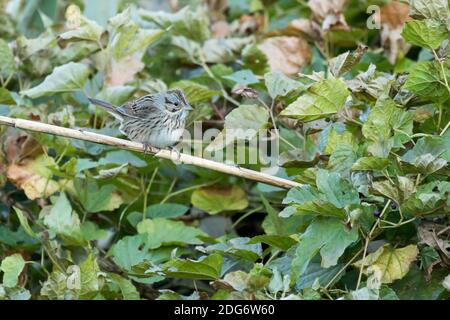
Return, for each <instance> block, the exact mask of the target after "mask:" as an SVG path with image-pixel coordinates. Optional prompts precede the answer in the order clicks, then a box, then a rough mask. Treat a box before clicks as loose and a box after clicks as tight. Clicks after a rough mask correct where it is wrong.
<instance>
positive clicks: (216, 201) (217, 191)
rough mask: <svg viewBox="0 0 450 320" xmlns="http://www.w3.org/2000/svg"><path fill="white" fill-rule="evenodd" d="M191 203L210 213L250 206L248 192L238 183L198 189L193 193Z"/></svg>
mask: <svg viewBox="0 0 450 320" xmlns="http://www.w3.org/2000/svg"><path fill="white" fill-rule="evenodd" d="M191 203H192V204H193V205H194V206H196V207H197V208H199V209H201V210H204V211H206V212H208V213H210V214H217V213H220V212H223V211H234V210H244V209H245V208H247V206H248V200H247V194H246V193H245V191H244V190H242V188H241V187H239V186H237V185H233V186H223V187H220V186H217V187H203V188H199V189H196V190H195V191H194V192H193V193H192V196H191Z"/></svg>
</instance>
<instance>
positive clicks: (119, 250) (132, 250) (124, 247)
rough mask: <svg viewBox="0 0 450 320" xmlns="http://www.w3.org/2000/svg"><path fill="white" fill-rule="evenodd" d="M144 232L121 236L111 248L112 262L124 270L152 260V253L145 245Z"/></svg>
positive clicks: (145, 237)
mask: <svg viewBox="0 0 450 320" xmlns="http://www.w3.org/2000/svg"><path fill="white" fill-rule="evenodd" d="M146 240H147V236H146V235H145V234H140V235H135V236H127V237H123V238H122V239H120V240H119V241H117V242H116V243H115V244H114V245H113V247H112V248H111V251H110V254H111V256H112V259H113V260H114V262H115V263H116V264H117V265H118V266H120V267H121V268H123V269H125V270H131V267H133V266H135V265H137V264H139V263H141V262H143V261H145V260H152V254H151V253H149V252H148V248H147V247H146Z"/></svg>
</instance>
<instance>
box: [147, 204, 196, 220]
mask: <svg viewBox="0 0 450 320" xmlns="http://www.w3.org/2000/svg"><path fill="white" fill-rule="evenodd" d="M188 210H189V207H188V206H185V205H182V204H178V203H157V204H153V205H151V206H148V207H147V217H148V218H176V217H179V216H182V215H183V214H185V213H186V212H187V211H188Z"/></svg>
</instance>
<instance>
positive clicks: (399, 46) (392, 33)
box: [380, 1, 411, 64]
mask: <svg viewBox="0 0 450 320" xmlns="http://www.w3.org/2000/svg"><path fill="white" fill-rule="evenodd" d="M380 18H381V21H380V22H381V44H382V45H383V47H384V49H385V53H386V56H387V58H388V60H389V62H390V63H392V64H395V61H396V60H397V57H398V56H399V54H401V53H406V52H408V50H409V49H410V48H411V45H409V44H408V43H406V41H405V40H404V39H403V38H402V36H401V33H402V30H403V25H404V24H405V22H406V21H407V20H408V19H410V18H409V6H408V5H407V4H404V3H400V2H398V1H392V2H390V3H388V4H387V5H385V6H383V7H382V8H381V11H380Z"/></svg>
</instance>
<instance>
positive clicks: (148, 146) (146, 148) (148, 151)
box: [142, 142, 152, 154]
mask: <svg viewBox="0 0 450 320" xmlns="http://www.w3.org/2000/svg"><path fill="white" fill-rule="evenodd" d="M142 145H143V149H144V154H152V152H151V151H152V145H151V144H150V143H148V142H143V143H142Z"/></svg>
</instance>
